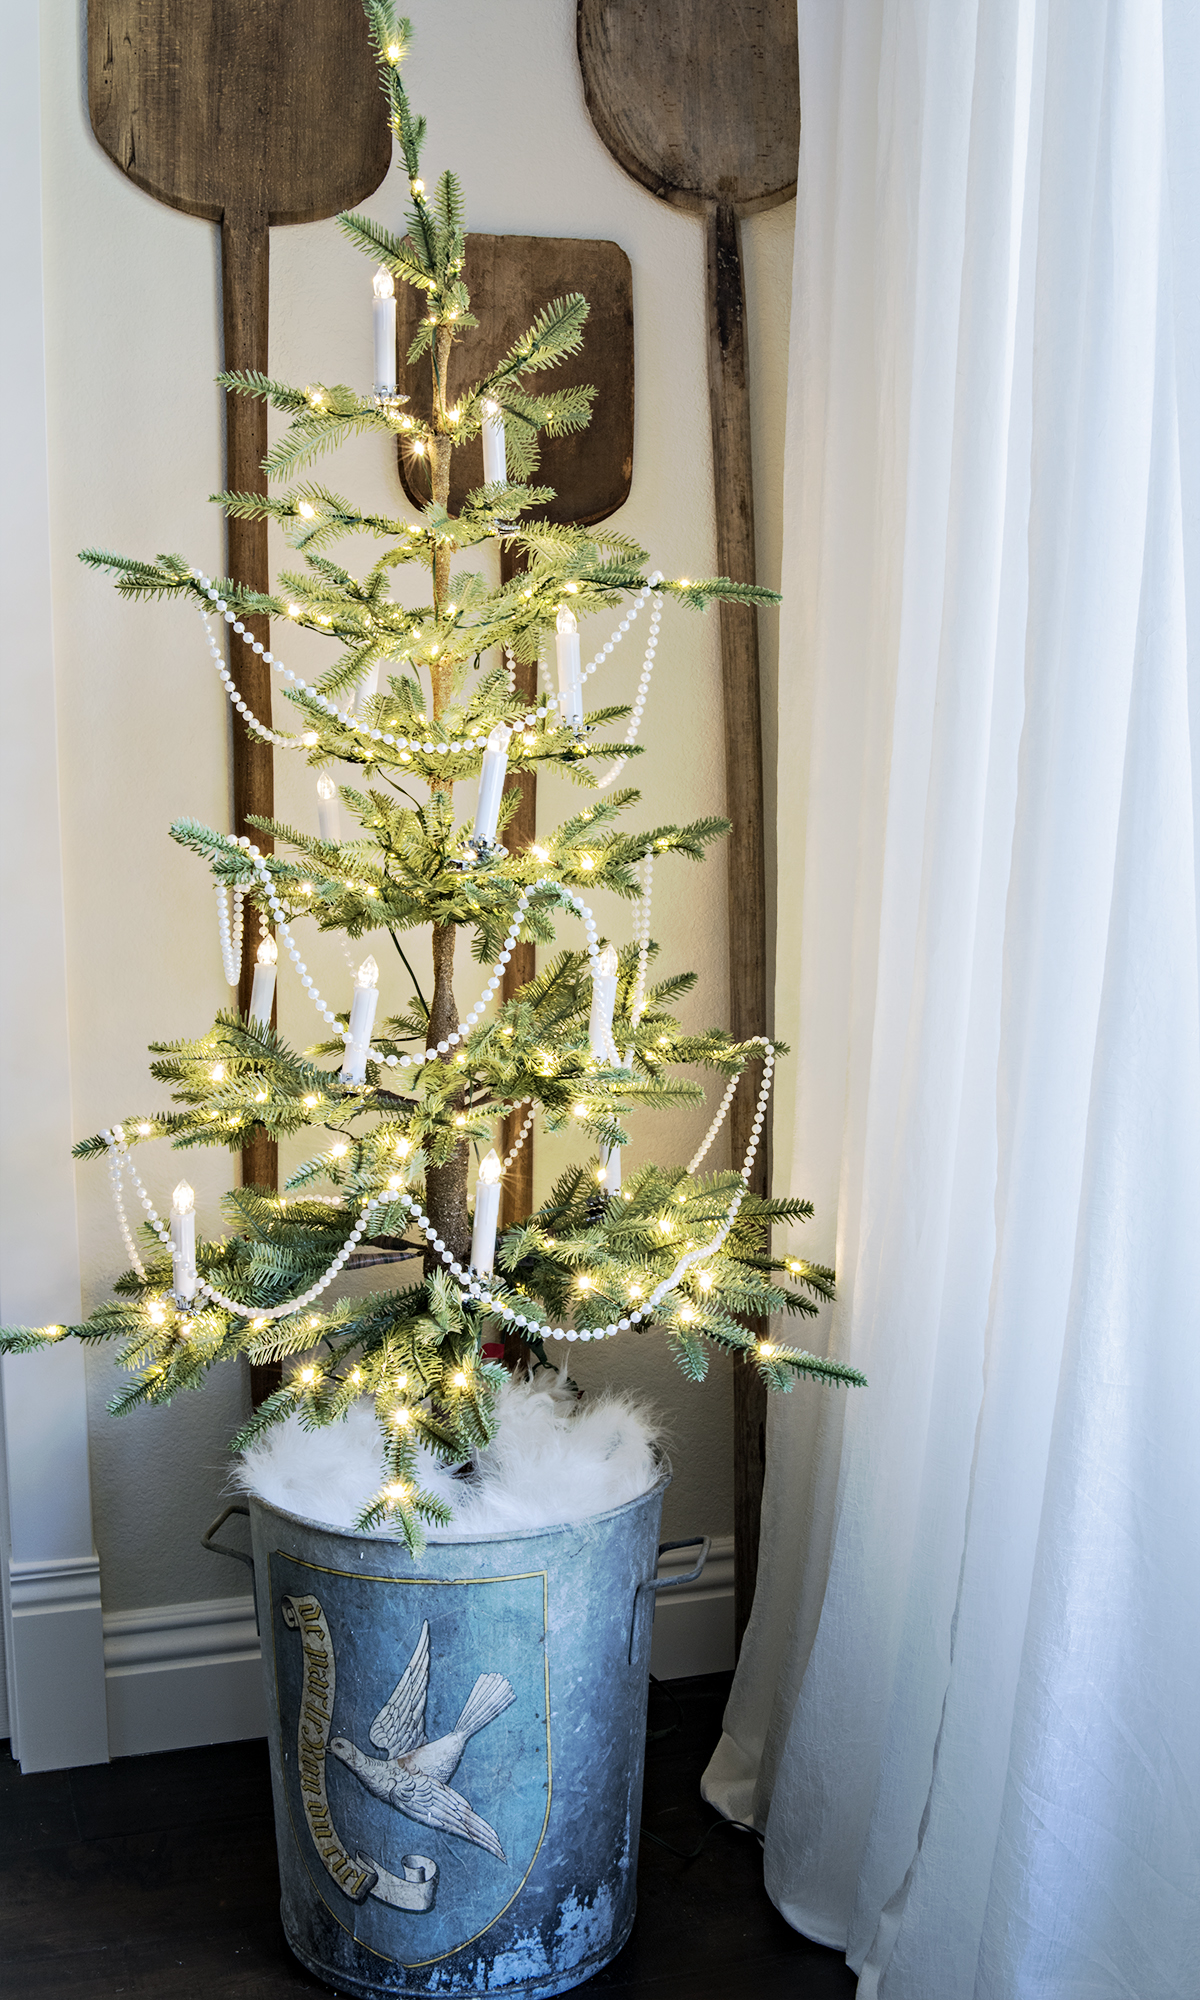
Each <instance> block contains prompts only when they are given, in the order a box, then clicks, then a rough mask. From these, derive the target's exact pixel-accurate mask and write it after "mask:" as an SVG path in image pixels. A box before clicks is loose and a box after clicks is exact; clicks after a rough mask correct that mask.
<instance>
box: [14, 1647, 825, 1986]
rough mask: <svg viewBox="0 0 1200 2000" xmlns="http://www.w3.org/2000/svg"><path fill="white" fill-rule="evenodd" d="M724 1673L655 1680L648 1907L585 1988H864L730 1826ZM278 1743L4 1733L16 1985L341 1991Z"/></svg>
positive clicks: (644, 1865)
mask: <svg viewBox="0 0 1200 2000" xmlns="http://www.w3.org/2000/svg"><path fill="white" fill-rule="evenodd" d="M728 1685H729V1682H728V1676H727V1675H710V1676H706V1677H705V1678H704V1679H701V1680H690V1681H675V1682H673V1683H670V1684H669V1686H668V1687H667V1688H666V1689H665V1690H663V1691H659V1690H657V1689H656V1690H655V1691H654V1693H653V1695H652V1699H651V1714H650V1722H651V1728H652V1729H654V1730H662V1731H665V1732H668V1733H664V1734H661V1735H657V1736H654V1737H652V1740H651V1741H650V1743H649V1745H648V1749H647V1757H646V1793H645V1808H644V1813H643V1825H644V1827H645V1828H646V1830H647V1831H649V1832H651V1833H654V1834H656V1835H658V1836H659V1839H660V1840H662V1841H667V1842H670V1843H671V1846H672V1847H675V1848H679V1849H682V1850H684V1852H689V1851H690V1850H692V1849H694V1848H695V1847H696V1845H697V1843H698V1842H699V1841H700V1840H701V1839H702V1837H703V1836H704V1834H705V1833H706V1831H707V1830H708V1829H709V1828H710V1827H712V1828H714V1830H713V1831H712V1832H711V1834H710V1835H709V1837H708V1838H707V1839H706V1840H705V1841H704V1845H703V1846H702V1848H701V1850H700V1853H699V1854H698V1855H697V1856H696V1858H695V1859H694V1860H690V1861H689V1860H683V1859H681V1858H680V1857H679V1856H678V1855H676V1854H674V1853H672V1852H670V1851H669V1849H668V1848H667V1847H666V1846H661V1845H659V1844H658V1842H656V1841H654V1840H648V1839H645V1838H643V1841H642V1849H641V1861H640V1865H639V1868H638V1915H637V1922H636V1924H635V1925H634V1930H633V1935H632V1937H631V1938H630V1941H629V1943H628V1944H627V1945H626V1947H625V1949H624V1951H623V1952H622V1953H621V1954H620V1956H619V1957H618V1958H616V1959H614V1960H613V1963H612V1964H611V1965H610V1966H608V1967H607V1968H606V1969H605V1971H603V1972H601V1973H598V1974H597V1976H596V1977H595V1978H594V1979H592V1980H590V1981H589V1982H588V1984H587V1986H585V1987H580V1988H578V1989H577V1990H578V1991H579V1992H580V1993H587V1994H591V1993H601V1992H604V1993H609V1994H612V1995H614V1996H621V2000H728V1996H735V1995H736V1996H738V2000H743V1996H745V2000H785V1996H786V2000H850V1996H852V1995H853V1993H854V1991H855V1985H856V1982H855V1979H854V1976H853V1974H852V1973H851V1972H849V1971H848V1969H847V1967H846V1965H845V1962H844V1960H843V1959H842V1958H841V1957H840V1956H839V1954H838V1953H836V1952H832V1951H825V1950H823V1949H822V1947H821V1946H819V1945H815V1944H810V1943H809V1942H808V1941H807V1939H805V1938H802V1937H798V1936H797V1935H796V1933H795V1931H793V1930H790V1929H789V1928H788V1926H787V1924H785V1923H784V1921H783V1918H782V1917H781V1916H780V1915H779V1914H778V1912H777V1911H776V1910H775V1909H774V1908H773V1906H772V1904H771V1903H770V1902H769V1900H768V1898H767V1895H766V1892H765V1890H764V1889H763V1886H762V1851H761V1848H760V1846H759V1843H758V1841H757V1839H756V1838H755V1837H754V1835H753V1834H748V1833H743V1832H739V1831H737V1830H736V1829H734V1828H732V1827H729V1826H726V1825H725V1824H724V1823H723V1822H718V1820H717V1815H716V1814H715V1813H713V1812H712V1810H711V1809H710V1808H709V1807H708V1806H706V1805H705V1804H704V1803H703V1801H702V1800H701V1798H700V1793H699V1780H700V1773H701V1771H702V1770H703V1768H704V1765H705V1763H706V1762H707V1760H708V1756H709V1753H710V1751H711V1750H712V1747H713V1745H714V1743H715V1742H716V1740H717V1737H718V1735H719V1733H720V1726H721V1712H722V1709H723V1707H724V1704H725V1697H726V1694H727V1691H728ZM278 1900H279V1887H278V1877H277V1875H276V1871H275V1836H274V1828H273V1824H272V1819H271V1785H270V1776H269V1773H268V1768H267V1753H266V1745H265V1744H264V1743H261V1742H259V1743H226V1744H218V1745H216V1746H215V1747H214V1748H212V1749H207V1750H179V1751H174V1752H171V1753H169V1754H167V1755H165V1756H157V1757H126V1758H122V1759H121V1760H120V1761H119V1762H117V1763H115V1764H107V1765H104V1764H101V1765H96V1766H93V1767H92V1768H90V1769H83V1770H78V1771H51V1772H46V1773H43V1774H39V1775H34V1776H31V1777H22V1776H21V1773H20V1771H19V1770H18V1768H17V1766H16V1765H15V1764H14V1763H13V1762H12V1760H11V1758H10V1757H9V1755H8V1752H7V1746H3V1747H0V1994H3V1996H4V2000H34V1996H37V2000H67V1997H68V1996H70V2000H116V1997H117V1996H118V1995H119V1996H122V2000H124V1996H130V2000H284V1996H287V1995H294V1994H300V1993H316V1994H321V1993H324V1994H327V1993H328V1991H329V1989H328V1988H327V1987H325V1986H322V1985H321V1984H320V1983H319V1982H318V1981H316V1980H314V1979H312V1978H311V1977H310V1976H309V1974H308V1973H306V1972H304V1971H302V1969H301V1968H300V1966H299V1965H298V1964H297V1963H296V1961H295V1960H294V1959H293V1958H292V1956H291V1954H290V1953H289V1951H288V1948H287V1945H286V1944H285V1943H284V1938H283V1931H282V1929H281V1928H280V1923H279V1916H278Z"/></svg>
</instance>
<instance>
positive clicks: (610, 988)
mask: <svg viewBox="0 0 1200 2000" xmlns="http://www.w3.org/2000/svg"><path fill="white" fill-rule="evenodd" d="M620 969H621V968H620V960H619V959H618V957H617V954H616V951H615V949H614V948H613V946H612V945H611V944H606V945H605V947H604V950H603V951H602V952H599V953H598V954H597V956H596V958H595V959H594V960H593V961H592V1011H591V1014H590V1016H589V1017H588V1042H589V1044H590V1046H591V1051H592V1054H593V1056H594V1057H595V1059H596V1061H597V1062H602V1063H606V1062H608V1061H609V1060H610V1058H611V1057H612V1056H615V1054H616V1051H615V1049H614V1048H613V1031H612V1024H613V1012H614V1010H615V1008H616V1004H617V974H618V972H619V971H620Z"/></svg>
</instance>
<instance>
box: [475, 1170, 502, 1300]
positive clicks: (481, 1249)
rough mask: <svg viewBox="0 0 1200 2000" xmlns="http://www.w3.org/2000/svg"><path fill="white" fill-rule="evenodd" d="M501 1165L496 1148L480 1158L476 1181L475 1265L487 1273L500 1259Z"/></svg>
mask: <svg viewBox="0 0 1200 2000" xmlns="http://www.w3.org/2000/svg"><path fill="white" fill-rule="evenodd" d="M502 1171H503V1169H502V1168H501V1165H500V1161H499V1158H498V1156H497V1153H496V1149H495V1147H494V1146H493V1147H492V1150H491V1152H490V1153H485V1154H484V1156H483V1158H482V1160H481V1161H480V1162H479V1179H478V1181H477V1182H476V1183H475V1223H474V1226H473V1228H472V1230H471V1268H472V1270H474V1271H476V1272H478V1273H479V1275H480V1276H481V1277H485V1276H487V1275H488V1274H489V1273H490V1272H491V1270H492V1269H493V1267H494V1265H495V1262H496V1224H497V1222H498V1220H499V1217H500V1175H501V1173H502Z"/></svg>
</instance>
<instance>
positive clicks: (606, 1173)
mask: <svg viewBox="0 0 1200 2000" xmlns="http://www.w3.org/2000/svg"><path fill="white" fill-rule="evenodd" d="M619 971H620V960H619V959H618V957H617V954H616V951H615V950H614V948H613V946H612V945H611V944H606V945H605V947H604V950H603V951H602V952H600V954H599V955H598V957H596V958H595V959H594V960H593V961H592V1011H591V1015H590V1016H589V1019H588V1042H589V1044H590V1046H591V1051H592V1055H593V1056H594V1057H595V1059H596V1061H597V1062H600V1063H607V1062H610V1061H612V1060H613V1059H614V1058H615V1056H616V1049H615V1048H614V1046H613V1032H612V1024H613V1012H614V1009H615V1008H616V1004H617V975H618V973H619ZM600 1174H601V1182H600V1185H601V1186H602V1187H603V1189H604V1192H605V1194H619V1193H620V1191H621V1148H620V1147H619V1146H601V1148H600Z"/></svg>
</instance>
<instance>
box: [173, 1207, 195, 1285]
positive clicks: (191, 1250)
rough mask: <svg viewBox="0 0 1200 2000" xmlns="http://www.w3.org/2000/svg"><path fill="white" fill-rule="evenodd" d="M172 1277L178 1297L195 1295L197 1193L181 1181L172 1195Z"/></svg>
mask: <svg viewBox="0 0 1200 2000" xmlns="http://www.w3.org/2000/svg"><path fill="white" fill-rule="evenodd" d="M171 1279H172V1283H173V1285H174V1287H175V1296H176V1298H177V1299H181V1300H185V1301H186V1300H188V1299H191V1298H194V1297H195V1295H196V1285H197V1279H196V1195H195V1190H194V1189H193V1188H190V1187H189V1186H188V1184H187V1182H186V1181H180V1183H179V1186H178V1187H177V1188H176V1190H175V1192H174V1194H173V1195H172V1196H171Z"/></svg>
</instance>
